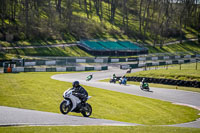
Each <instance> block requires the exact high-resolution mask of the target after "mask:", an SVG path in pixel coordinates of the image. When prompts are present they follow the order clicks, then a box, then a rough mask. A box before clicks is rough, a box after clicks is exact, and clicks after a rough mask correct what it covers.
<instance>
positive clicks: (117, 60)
mask: <svg viewBox="0 0 200 133" xmlns="http://www.w3.org/2000/svg"><path fill="white" fill-rule="evenodd" d="M111 62H119V59H111Z"/></svg>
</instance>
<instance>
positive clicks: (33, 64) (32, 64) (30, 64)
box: [24, 62, 36, 66]
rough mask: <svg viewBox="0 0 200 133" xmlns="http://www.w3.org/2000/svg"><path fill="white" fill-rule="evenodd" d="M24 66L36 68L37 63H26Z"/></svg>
mask: <svg viewBox="0 0 200 133" xmlns="http://www.w3.org/2000/svg"><path fill="white" fill-rule="evenodd" d="M24 65H25V66H35V65H36V62H25V63H24Z"/></svg>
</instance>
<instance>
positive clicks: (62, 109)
mask: <svg viewBox="0 0 200 133" xmlns="http://www.w3.org/2000/svg"><path fill="white" fill-rule="evenodd" d="M70 103H71V101H70ZM66 104H67V101H62V103H61V104H60V112H61V113H62V114H64V115H66V114H67V113H69V111H70V110H71V108H72V106H71V104H69V105H66Z"/></svg>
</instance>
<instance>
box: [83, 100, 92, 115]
mask: <svg viewBox="0 0 200 133" xmlns="http://www.w3.org/2000/svg"><path fill="white" fill-rule="evenodd" d="M83 108H84V109H83V111H82V112H81V114H82V115H83V116H84V117H89V116H90V115H91V114H92V106H91V105H90V104H88V103H86V105H85V107H83Z"/></svg>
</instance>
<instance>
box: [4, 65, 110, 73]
mask: <svg viewBox="0 0 200 133" xmlns="http://www.w3.org/2000/svg"><path fill="white" fill-rule="evenodd" d="M92 70H96V71H101V70H108V66H95V67H84V66H77V67H55V68H54V67H52V68H51V67H49V68H43V67H42V68H38V67H37V68H24V67H15V68H12V69H11V72H13V73H17V72H67V71H92ZM4 73H7V68H5V69H4Z"/></svg>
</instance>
